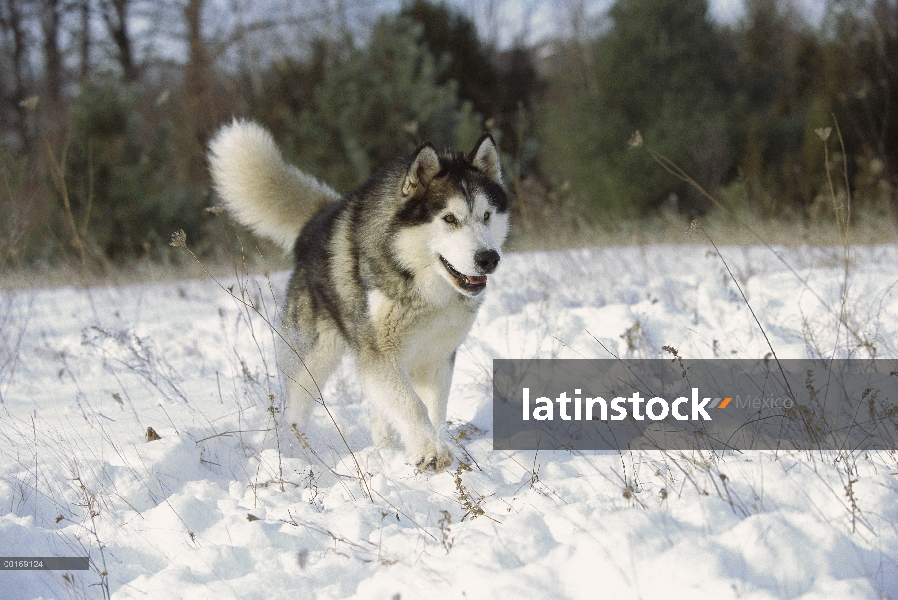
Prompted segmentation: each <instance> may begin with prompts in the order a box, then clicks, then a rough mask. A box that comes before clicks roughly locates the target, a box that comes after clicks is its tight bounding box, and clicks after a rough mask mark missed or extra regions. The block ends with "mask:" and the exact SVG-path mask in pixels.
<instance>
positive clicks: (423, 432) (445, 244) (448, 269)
mask: <svg viewBox="0 0 898 600" xmlns="http://www.w3.org/2000/svg"><path fill="white" fill-rule="evenodd" d="M209 163H210V167H211V171H212V176H213V179H214V183H215V189H216V190H217V192H218V194H219V195H220V196H221V199H222V200H223V202H224V204H225V206H226V207H227V208H228V209H229V211H230V212H231V214H232V215H233V216H234V217H235V218H236V219H237V220H238V221H240V222H242V223H244V224H245V225H247V226H248V227H250V228H251V229H252V230H253V231H255V232H257V233H259V234H262V235H265V236H268V237H270V238H272V239H274V240H275V241H277V242H279V243H280V244H281V245H283V246H284V247H285V248H287V249H290V248H292V250H293V253H294V256H295V263H296V267H295V270H294V271H293V274H292V276H291V279H290V284H289V288H288V292H287V300H286V305H285V307H284V308H283V311H282V317H281V322H282V326H283V329H284V336H285V339H287V340H288V342H289V343H288V344H285V347H284V348H283V349H281V351H280V352H279V366H280V368H281V369H282V371H283V372H284V374H285V376H286V383H287V385H286V387H287V399H286V406H285V415H284V421H285V422H286V423H291V422H292V423H296V424H297V425H298V426H299V427H303V426H304V425H305V422H306V420H307V418H308V413H309V409H310V407H311V404H312V401H313V400H315V399H319V396H318V394H319V389H320V388H319V386H320V387H323V386H324V382H325V381H326V380H327V378H328V377H329V376H330V374H331V372H332V371H333V370H334V369H335V368H336V366H337V365H338V364H339V362H340V360H341V357H342V356H343V355H344V354H345V353H346V352H351V353H352V354H353V355H354V356H355V359H356V367H357V370H358V374H359V377H360V380H361V383H362V387H363V390H364V393H365V395H366V397H367V398H368V400H369V401H370V402H371V403H372V407H371V408H372V410H371V430H372V435H373V437H374V440H375V442H377V443H383V442H386V441H388V440H389V439H390V438H391V436H392V435H393V434H394V433H395V434H398V436H399V438H400V439H401V441H402V443H403V444H404V446H405V448H406V451H407V453H408V456H409V458H410V460H411V463H412V464H413V465H415V466H416V467H418V468H421V469H430V470H436V471H440V470H443V469H445V468H447V467H448V466H450V465H451V464H452V460H453V458H452V452H451V451H450V449H449V446H448V444H447V443H446V441H445V422H446V404H447V400H448V396H449V386H450V383H451V379H452V370H453V366H454V363H455V353H456V350H457V349H458V347H459V345H460V344H461V342H462V340H463V339H464V337H465V335H467V333H468V330H469V329H470V328H471V324H472V323H473V321H474V317H475V315H476V313H477V309H478V307H479V306H480V304H481V302H482V301H483V291H484V289H485V288H486V286H487V276H488V275H489V274H490V273H492V272H493V271H494V270H495V269H496V267H497V265H498V263H499V260H500V254H499V252H500V247H501V244H502V242H503V241H504V240H505V236H506V234H507V232H508V216H509V215H508V209H509V201H508V196H507V194H506V191H505V187H504V185H503V183H502V175H501V168H500V164H499V154H498V150H497V148H496V145H495V142H494V141H493V139H492V137H490V135H489V134H484V135H483V137H481V139H480V141H479V142H478V143H477V144H476V146H475V147H474V149H473V150H472V152H471V153H470V154H468V155H464V154H462V153H456V152H449V151H443V152H439V151H437V149H436V148H435V147H434V146H433V145H431V144H430V143H429V142H427V143H424V144H422V145H421V146H419V147H418V149H417V150H416V151H415V152H414V153H413V154H411V155H409V156H407V157H405V158H400V159H397V160H396V161H394V162H393V163H392V164H390V165H389V166H387V167H386V168H385V169H383V170H382V171H380V172H379V173H377V174H376V175H374V176H373V177H372V178H371V179H370V180H369V181H368V182H366V183H365V184H363V185H362V186H361V187H360V188H358V189H357V190H355V191H354V192H351V193H350V194H348V195H347V196H345V197H343V198H340V197H339V195H338V194H337V193H336V192H334V191H333V190H332V189H330V188H329V187H327V186H326V185H324V184H322V183H320V182H319V181H317V180H316V179H314V178H313V177H311V176H309V175H307V174H306V173H303V172H302V171H300V170H299V169H297V168H296V167H293V166H290V165H288V164H286V163H285V162H284V160H283V159H282V157H281V154H280V152H279V151H278V149H277V147H276V146H275V143H274V140H273V139H272V137H271V135H270V134H269V133H268V132H267V131H265V130H264V129H262V128H261V127H259V126H258V125H256V124H253V123H249V122H243V121H235V122H234V123H232V124H231V125H229V126H226V127H224V128H223V129H222V130H221V131H220V132H219V133H218V134H217V136H216V137H215V138H214V139H213V141H212V142H211V144H210V148H209Z"/></svg>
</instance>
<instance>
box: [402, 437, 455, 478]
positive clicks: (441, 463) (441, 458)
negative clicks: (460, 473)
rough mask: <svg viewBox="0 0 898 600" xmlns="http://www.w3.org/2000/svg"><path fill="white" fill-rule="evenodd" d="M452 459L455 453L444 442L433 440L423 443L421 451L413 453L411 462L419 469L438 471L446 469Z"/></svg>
mask: <svg viewBox="0 0 898 600" xmlns="http://www.w3.org/2000/svg"><path fill="white" fill-rule="evenodd" d="M454 460H455V455H454V454H453V453H452V449H451V448H450V447H449V446H448V445H447V444H446V442H443V441H440V440H433V441H431V442H428V443H427V444H425V448H424V449H423V451H422V452H420V453H416V454H415V455H414V457H413V463H412V464H414V465H415V468H416V469H418V470H419V471H432V472H434V473H439V472H440V471H445V470H446V469H448V468H449V467H450V466H451V465H452V461H454Z"/></svg>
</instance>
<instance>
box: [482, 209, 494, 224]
mask: <svg viewBox="0 0 898 600" xmlns="http://www.w3.org/2000/svg"><path fill="white" fill-rule="evenodd" d="M491 214H492V213H491V212H490V211H486V212H485V213H483V222H484V223H486V222H487V221H489V220H490V215H491Z"/></svg>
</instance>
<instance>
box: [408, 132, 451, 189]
mask: <svg viewBox="0 0 898 600" xmlns="http://www.w3.org/2000/svg"><path fill="white" fill-rule="evenodd" d="M441 168H442V167H441V166H440V157H439V155H438V154H437V149H436V148H434V147H433V144H431V143H430V142H424V143H423V144H421V145H420V146H418V149H417V150H415V155H414V158H413V159H412V165H411V166H410V167H409V168H408V171H407V172H406V174H405V181H403V182H402V195H403V196H414V195H415V194H417V193H420V192H422V191H424V190H425V189H427V186H428V184H429V183H430V180H431V179H433V178H434V176H435V175H436V174H437V173H439V172H440V169H441Z"/></svg>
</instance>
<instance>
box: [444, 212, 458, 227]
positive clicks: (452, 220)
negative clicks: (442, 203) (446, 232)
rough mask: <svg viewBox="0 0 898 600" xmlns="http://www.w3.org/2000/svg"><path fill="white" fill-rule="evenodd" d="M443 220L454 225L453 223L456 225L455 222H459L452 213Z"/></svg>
mask: <svg viewBox="0 0 898 600" xmlns="http://www.w3.org/2000/svg"><path fill="white" fill-rule="evenodd" d="M443 220H444V221H446V222H447V223H449V224H452V223H455V222H457V221H458V219H456V218H455V215H453V214H452V213H449V214H448V215H446V216H445V217H443Z"/></svg>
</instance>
